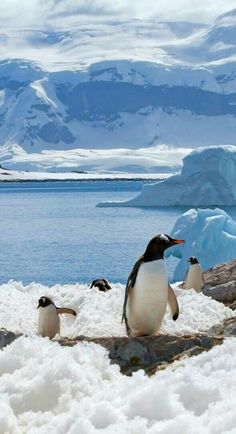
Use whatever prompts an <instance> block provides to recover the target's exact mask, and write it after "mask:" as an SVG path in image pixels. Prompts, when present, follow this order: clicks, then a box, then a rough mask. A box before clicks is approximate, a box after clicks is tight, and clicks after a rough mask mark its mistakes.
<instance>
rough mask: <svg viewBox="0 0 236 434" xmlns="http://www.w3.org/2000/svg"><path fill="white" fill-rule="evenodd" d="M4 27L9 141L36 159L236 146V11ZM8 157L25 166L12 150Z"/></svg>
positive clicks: (2, 80)
mask: <svg viewBox="0 0 236 434" xmlns="http://www.w3.org/2000/svg"><path fill="white" fill-rule="evenodd" d="M75 16H76V11H75ZM78 22H79V21H78ZM2 24H3V28H2V33H1V40H2V41H4V43H2V44H1V46H0V144H1V146H2V145H12V144H16V145H18V146H20V147H21V148H22V149H23V150H24V151H25V152H27V154H29V155H32V156H34V155H35V154H37V155H38V154H40V153H41V152H42V151H49V152H50V153H51V152H52V151H53V150H56V151H70V150H81V149H84V150H88V149H89V150H94V149H97V150H98V149H99V150H104V151H106V150H109V149H114V148H115V149H129V150H134V149H135V150H139V149H148V148H149V147H156V146H161V145H167V146H172V147H174V148H179V147H182V148H188V149H194V148H196V147H199V145H203V146H214V145H226V144H229V143H231V144H233V143H235V128H236V96H235V95H236V73H235V71H236V43H235V40H236V39H235V35H236V14H235V11H229V12H228V13H226V14H224V15H221V16H219V17H218V18H217V19H216V20H215V21H214V22H213V23H210V24H201V23H200V24H199V23H198V24H196V23H187V22H185V23H183V22H165V23H163V22H161V23H160V22H157V20H156V18H153V19H150V20H140V21H139V20H129V21H128V22H122V21H113V20H112V22H110V21H109V22H106V24H104V23H96V24H95V23H94V22H93V23H92V22H91V23H90V25H88V24H85V23H80V24H77V25H75V24H74V25H73V28H71V27H70V26H69V27H68V28H63V27H62V28H61V29H60V30H59V29H58V28H57V26H55V27H54V25H55V23H51V27H50V29H51V30H50V31H49V30H48V29H47V30H45V28H42V29H40V28H38V27H37V29H35V30H33V29H32V28H30V29H26V28H21V27H20V28H17V29H9V28H7V27H5V26H4V22H3V23H2ZM19 26H21V23H19ZM104 31H105V35H104ZM121 35H125V37H123V36H122V37H121ZM108 38H110V40H111V44H107V39H108ZM16 40H17V41H19V42H18V44H17V46H15V43H16V42H15V41H16ZM219 40H220V42H219ZM112 42H113V43H112ZM49 53H50V55H49ZM157 152H158V150H157ZM48 158H49V165H50V164H51V162H52V159H50V156H49V155H48ZM13 160H14V161H13ZM84 162H86V158H84ZM1 164H2V165H3V166H4V167H5V168H8V169H10V168H11V167H10V164H11V165H12V166H14V167H13V168H14V169H15V170H21V169H22V164H21V163H17V162H16V160H15V159H14V155H13V156H12V161H11V163H9V161H5V160H3V161H1ZM20 164H21V165H20ZM24 164H25V166H24V168H25V169H27V170H28V168H27V166H26V163H24ZM74 164H75V166H76V165H77V166H76V170H82V169H80V164H79V163H77V161H75V163H74ZM131 164H132V162H131ZM32 166H33V165H32ZM35 166H37V162H36V164H35V165H34V167H35ZM36 170H37V169H36ZM132 171H133V169H132Z"/></svg>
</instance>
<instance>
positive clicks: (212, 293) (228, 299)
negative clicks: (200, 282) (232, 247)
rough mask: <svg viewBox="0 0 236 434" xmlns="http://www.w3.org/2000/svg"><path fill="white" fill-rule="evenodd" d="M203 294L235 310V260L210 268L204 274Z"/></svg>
mask: <svg viewBox="0 0 236 434" xmlns="http://www.w3.org/2000/svg"><path fill="white" fill-rule="evenodd" d="M204 279H205V288H204V290H203V293H204V294H205V295H207V296H209V297H212V298H214V299H215V300H217V301H220V302H221V303H224V304H225V305H226V306H229V307H231V308H233V309H235V308H236V304H235V303H234V302H236V260H235V259H233V260H232V261H229V262H225V263H223V264H219V265H216V266H215V267H212V268H210V269H209V270H207V271H206V272H205V273H204Z"/></svg>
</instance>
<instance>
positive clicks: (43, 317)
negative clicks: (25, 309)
mask: <svg viewBox="0 0 236 434" xmlns="http://www.w3.org/2000/svg"><path fill="white" fill-rule="evenodd" d="M38 333H39V334H40V336H43V337H49V339H52V338H54V336H55V335H56V334H57V333H60V318H59V315H58V313H57V310H56V308H55V306H54V305H51V304H50V305H49V306H46V307H40V308H39V319H38Z"/></svg>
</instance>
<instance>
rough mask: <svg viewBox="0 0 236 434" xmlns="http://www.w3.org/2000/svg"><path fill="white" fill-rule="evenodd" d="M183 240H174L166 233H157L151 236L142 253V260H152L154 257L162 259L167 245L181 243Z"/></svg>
mask: <svg viewBox="0 0 236 434" xmlns="http://www.w3.org/2000/svg"><path fill="white" fill-rule="evenodd" d="M184 242H185V241H184V240H176V239H175V238H171V237H170V236H169V235H166V234H159V235H156V236H155V237H153V238H152V239H151V240H150V241H149V243H148V245H147V248H146V251H145V253H144V261H145V262H148V261H153V260H155V259H162V258H163V256H164V252H165V250H166V249H168V248H169V247H172V246H174V245H175V244H182V243H184Z"/></svg>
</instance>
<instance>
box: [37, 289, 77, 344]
mask: <svg viewBox="0 0 236 434" xmlns="http://www.w3.org/2000/svg"><path fill="white" fill-rule="evenodd" d="M37 308H38V309H39V317H38V333H39V335H40V336H42V337H48V338H49V339H53V338H54V337H55V336H56V334H60V317H59V314H62V313H67V314H70V315H74V316H76V312H75V310H74V309H70V308H67V307H57V306H56V305H55V303H54V302H53V301H52V300H51V299H50V298H49V297H46V296H43V297H41V298H40V299H39V301H38V307H37Z"/></svg>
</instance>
